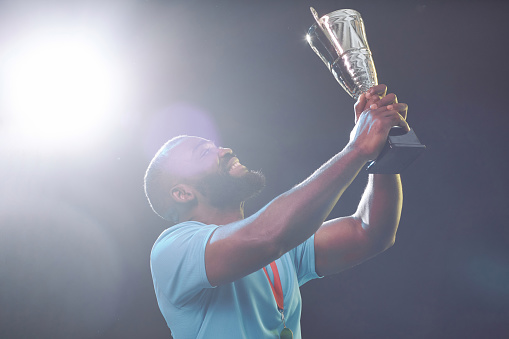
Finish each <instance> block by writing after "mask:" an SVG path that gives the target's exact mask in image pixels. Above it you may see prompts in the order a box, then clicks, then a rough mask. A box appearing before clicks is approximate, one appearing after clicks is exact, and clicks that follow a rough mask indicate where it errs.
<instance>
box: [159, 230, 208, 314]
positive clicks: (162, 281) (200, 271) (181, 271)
mask: <svg viewBox="0 0 509 339" xmlns="http://www.w3.org/2000/svg"><path fill="white" fill-rule="evenodd" d="M217 227H218V226H216V225H205V224H202V223H198V222H185V223H181V224H178V225H175V226H173V227H171V228H169V229H168V230H166V231H165V232H163V233H162V234H161V235H160V236H159V238H158V239H157V241H156V242H155V244H154V247H153V248H152V252H151V254H150V268H151V271H152V278H153V280H154V287H155V289H156V293H157V294H158V298H159V297H163V298H166V299H167V300H168V301H169V302H170V303H172V304H173V305H175V306H177V307H179V305H183V304H185V303H186V302H187V301H189V300H190V299H191V298H193V297H194V296H195V295H196V294H197V293H199V292H200V291H201V290H203V289H204V288H212V286H211V285H210V283H209V281H208V279H207V273H206V270H205V247H206V245H207V242H208V240H209V238H210V236H211V235H212V233H213V232H214V230H215V229H216V228H217ZM161 294H162V295H161Z"/></svg>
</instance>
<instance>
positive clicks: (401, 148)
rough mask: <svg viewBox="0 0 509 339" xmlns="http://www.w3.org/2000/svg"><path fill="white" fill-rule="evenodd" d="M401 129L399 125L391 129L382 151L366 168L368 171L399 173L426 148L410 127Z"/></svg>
mask: <svg viewBox="0 0 509 339" xmlns="http://www.w3.org/2000/svg"><path fill="white" fill-rule="evenodd" d="M401 131H402V128H401V127H393V128H392V129H391V132H390V133H389V137H388V138H387V143H386V144H385V146H384V148H383V149H382V152H381V153H380V155H379V156H378V158H376V160H374V161H372V162H370V163H369V165H368V167H367V168H366V170H367V171H368V172H369V173H377V174H399V173H401V172H402V171H403V170H404V169H406V168H407V167H408V166H410V164H411V163H412V162H414V160H415V159H417V157H418V156H419V155H420V154H421V153H422V152H423V151H424V150H425V149H426V146H425V145H423V144H421V143H420V141H419V139H417V135H415V133H414V131H413V130H412V129H410V131H409V132H407V133H401Z"/></svg>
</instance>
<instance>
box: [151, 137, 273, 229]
mask: <svg viewBox="0 0 509 339" xmlns="http://www.w3.org/2000/svg"><path fill="white" fill-rule="evenodd" d="M264 185H265V178H264V176H263V175H262V174H261V173H259V172H254V171H250V170H248V169H247V168H246V167H245V166H243V165H242V164H240V162H239V160H238V158H237V157H236V156H235V155H234V154H233V152H232V150H231V149H229V148H223V147H217V146H216V145H215V144H214V143H213V142H212V141H210V140H207V139H203V138H199V137H192V136H178V137H175V138H173V139H171V140H169V141H168V142H166V143H165V144H164V145H163V147H161V149H160V150H159V151H158V152H157V153H156V155H155V156H154V158H153V159H152V161H151V162H150V165H149V167H148V169H147V171H146V174H145V193H146V195H147V198H148V200H149V203H150V205H151V207H152V209H153V210H154V211H155V212H156V213H157V214H158V215H159V216H161V217H162V218H164V219H166V220H168V221H170V222H172V223H177V222H181V221H185V220H186V217H185V216H188V215H190V214H192V211H193V209H195V208H197V207H198V206H200V205H204V204H205V205H208V206H210V207H212V208H215V209H219V210H221V209H231V208H239V206H240V205H241V203H242V202H243V201H245V200H247V199H248V198H250V197H252V196H254V195H256V194H257V193H258V192H260V191H261V189H262V188H263V187H264Z"/></svg>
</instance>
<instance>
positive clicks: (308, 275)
mask: <svg viewBox="0 0 509 339" xmlns="http://www.w3.org/2000/svg"><path fill="white" fill-rule="evenodd" d="M288 254H290V257H291V259H292V260H293V263H294V265H295V271H296V273H297V279H298V281H299V286H302V285H304V284H305V283H307V282H308V281H310V280H312V279H316V278H321V277H320V276H319V275H318V274H317V273H316V270H315V236H314V235H313V236H311V237H310V238H308V239H307V240H306V241H304V242H303V243H302V244H300V245H299V246H297V247H295V248H294V249H292V250H291V251H290V252H288Z"/></svg>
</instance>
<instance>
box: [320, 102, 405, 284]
mask: <svg viewBox="0 0 509 339" xmlns="http://www.w3.org/2000/svg"><path fill="white" fill-rule="evenodd" d="M360 103H361V105H358V106H362V104H363V103H362V100H360ZM379 104H381V105H383V104H388V105H390V106H389V108H393V109H396V110H397V111H398V112H399V114H401V115H402V117H403V118H405V119H406V113H407V105H406V104H398V103H397V99H396V97H395V96H393V95H388V96H386V97H384V98H383V99H382V100H381V101H380V103H379ZM356 110H357V112H356V114H357V115H356V119H359V118H360V112H359V109H358V107H356ZM402 205H403V191H402V187H401V178H400V176H399V175H398V174H370V175H369V179H368V184H367V187H366V189H365V191H364V194H363V195H362V198H361V201H360V203H359V206H358V208H357V211H356V212H355V213H354V214H353V215H352V216H350V217H344V218H338V219H334V220H329V221H327V222H326V223H324V224H323V225H322V226H321V227H320V228H319V229H318V231H317V232H316V236H315V261H316V270H317V273H318V274H320V275H322V276H325V275H329V274H334V273H337V272H340V271H342V270H344V269H347V268H349V267H352V266H354V265H357V264H359V263H361V262H363V261H365V260H366V259H369V258H371V257H373V256H374V255H376V254H378V253H380V252H382V251H384V250H386V249H387V248H389V247H391V246H392V245H393V244H394V241H395V237H396V231H397V229H398V224H399V219H400V215H401V208H402Z"/></svg>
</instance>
